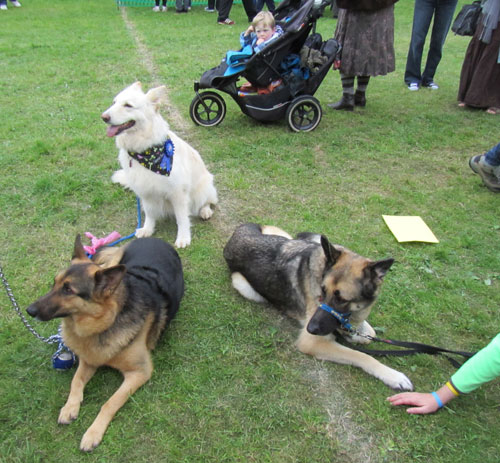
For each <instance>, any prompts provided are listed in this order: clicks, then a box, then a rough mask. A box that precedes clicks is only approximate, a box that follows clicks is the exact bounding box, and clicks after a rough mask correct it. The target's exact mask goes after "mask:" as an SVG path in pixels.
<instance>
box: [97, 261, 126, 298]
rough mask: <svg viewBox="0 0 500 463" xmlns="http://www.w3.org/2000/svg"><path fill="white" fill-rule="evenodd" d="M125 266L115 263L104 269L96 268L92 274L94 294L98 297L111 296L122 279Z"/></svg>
mask: <svg viewBox="0 0 500 463" xmlns="http://www.w3.org/2000/svg"><path fill="white" fill-rule="evenodd" d="M126 270H127V267H125V265H116V266H114V267H110V268H107V269H104V270H98V271H97V272H96V273H95V275H94V282H95V286H94V295H95V296H96V297H97V298H98V299H100V298H107V297H109V296H111V295H112V294H113V293H114V292H115V290H116V288H118V285H119V284H120V282H121V281H122V279H123V276H124V275H125V272H126Z"/></svg>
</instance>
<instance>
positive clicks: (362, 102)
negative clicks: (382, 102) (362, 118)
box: [354, 90, 366, 108]
mask: <svg viewBox="0 0 500 463" xmlns="http://www.w3.org/2000/svg"><path fill="white" fill-rule="evenodd" d="M365 95H366V94H365V92H360V91H359V90H356V93H355V94H354V104H355V105H356V106H361V107H362V108H364V107H365V106H366V96H365Z"/></svg>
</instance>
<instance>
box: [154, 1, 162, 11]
mask: <svg viewBox="0 0 500 463" xmlns="http://www.w3.org/2000/svg"><path fill="white" fill-rule="evenodd" d="M153 11H160V0H155V6H154V7H153Z"/></svg>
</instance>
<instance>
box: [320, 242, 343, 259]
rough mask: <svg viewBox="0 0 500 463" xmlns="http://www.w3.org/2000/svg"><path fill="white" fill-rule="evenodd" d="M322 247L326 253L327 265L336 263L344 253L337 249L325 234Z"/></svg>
mask: <svg viewBox="0 0 500 463" xmlns="http://www.w3.org/2000/svg"><path fill="white" fill-rule="evenodd" d="M321 247H322V248H323V252H324V253H325V257H326V265H327V266H333V265H335V262H337V260H338V258H339V257H340V255H341V254H342V251H341V250H339V249H336V248H335V246H332V245H331V244H330V242H329V241H328V238H327V237H326V236H325V235H321Z"/></svg>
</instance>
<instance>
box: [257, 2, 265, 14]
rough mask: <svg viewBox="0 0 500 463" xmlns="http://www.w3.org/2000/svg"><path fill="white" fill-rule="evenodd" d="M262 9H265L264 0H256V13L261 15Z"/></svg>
mask: <svg viewBox="0 0 500 463" xmlns="http://www.w3.org/2000/svg"><path fill="white" fill-rule="evenodd" d="M262 8H264V0H256V1H255V11H256V12H257V13H260V12H261V11H262Z"/></svg>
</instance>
